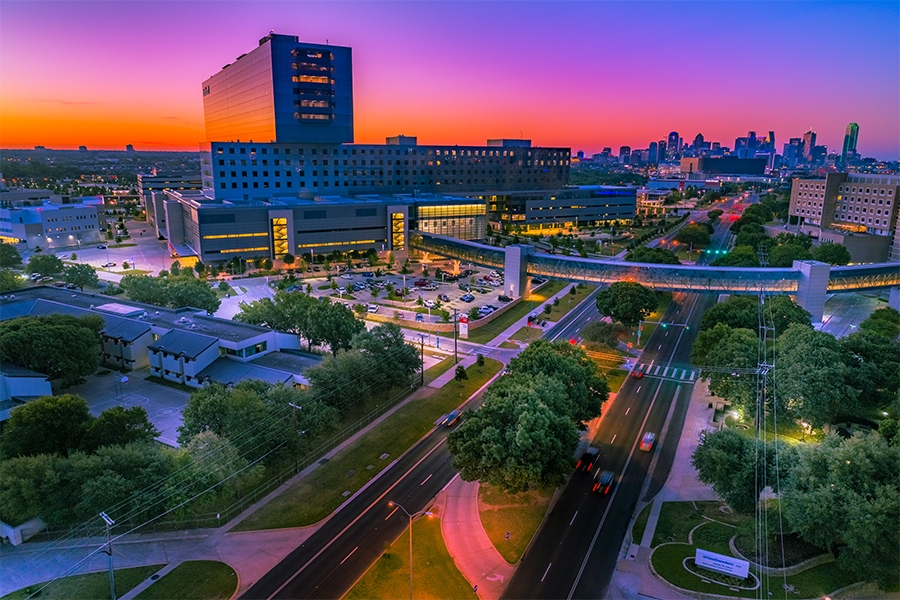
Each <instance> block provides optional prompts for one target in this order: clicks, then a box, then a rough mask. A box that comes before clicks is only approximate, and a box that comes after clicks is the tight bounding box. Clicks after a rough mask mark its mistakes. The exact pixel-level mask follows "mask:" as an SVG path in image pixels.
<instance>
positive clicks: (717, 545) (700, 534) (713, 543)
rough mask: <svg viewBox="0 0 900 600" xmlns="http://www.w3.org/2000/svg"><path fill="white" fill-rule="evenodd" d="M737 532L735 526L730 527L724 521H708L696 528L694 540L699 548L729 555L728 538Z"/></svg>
mask: <svg viewBox="0 0 900 600" xmlns="http://www.w3.org/2000/svg"><path fill="white" fill-rule="evenodd" d="M736 533H737V530H736V529H735V528H734V527H729V526H728V525H723V524H722V523H713V522H707V523H705V524H704V525H701V526H700V527H698V528H697V529H695V530H694V535H693V536H692V541H693V542H694V545H695V546H697V547H698V548H703V549H704V550H710V551H712V552H718V553H719V554H724V555H725V556H728V555H730V554H731V549H730V548H729V546H728V540H730V539H731V538H732V537H733V536H734V535H735V534H736Z"/></svg>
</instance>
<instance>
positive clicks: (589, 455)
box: [575, 446, 600, 471]
mask: <svg viewBox="0 0 900 600" xmlns="http://www.w3.org/2000/svg"><path fill="white" fill-rule="evenodd" d="M599 454H600V448H595V447H594V446H588V448H587V450H585V451H584V454H582V455H581V458H579V459H578V462H577V463H576V464H575V468H576V469H578V470H579V471H590V470H591V469H593V468H594V461H595V460H597V456H598V455H599Z"/></svg>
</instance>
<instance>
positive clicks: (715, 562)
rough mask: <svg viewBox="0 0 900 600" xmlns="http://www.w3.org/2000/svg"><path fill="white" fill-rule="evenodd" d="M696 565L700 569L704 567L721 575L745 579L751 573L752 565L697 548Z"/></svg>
mask: <svg viewBox="0 0 900 600" xmlns="http://www.w3.org/2000/svg"><path fill="white" fill-rule="evenodd" d="M694 563H695V564H696V565H697V566H698V567H704V568H707V569H710V570H712V571H718V572H719V573H725V574H727V575H733V576H734V577H740V578H741V579H744V578H746V577H747V575H748V574H749V573H750V563H749V562H747V561H746V560H740V559H738V558H734V557H731V556H725V555H724V554H716V553H715V552H710V551H708V550H701V549H700V548H697V552H696V554H695V555H694Z"/></svg>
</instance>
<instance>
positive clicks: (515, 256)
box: [503, 244, 531, 298]
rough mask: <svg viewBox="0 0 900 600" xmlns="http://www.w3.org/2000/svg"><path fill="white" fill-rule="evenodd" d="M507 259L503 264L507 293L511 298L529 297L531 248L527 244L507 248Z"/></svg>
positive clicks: (504, 285)
mask: <svg viewBox="0 0 900 600" xmlns="http://www.w3.org/2000/svg"><path fill="white" fill-rule="evenodd" d="M505 251H506V259H505V260H504V264H503V280H504V282H505V283H504V284H503V287H504V288H505V293H506V295H507V296H509V297H511V298H520V297H523V296H528V295H529V293H530V292H531V285H530V283H529V281H528V273H527V267H528V255H529V254H531V246H526V245H525V244H512V245H509V246H507V247H506V249H505Z"/></svg>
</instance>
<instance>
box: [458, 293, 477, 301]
mask: <svg viewBox="0 0 900 600" xmlns="http://www.w3.org/2000/svg"><path fill="white" fill-rule="evenodd" d="M460 300H462V301H463V302H474V301H475V296H473V295H472V294H463V295H462V296H461V297H460Z"/></svg>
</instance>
